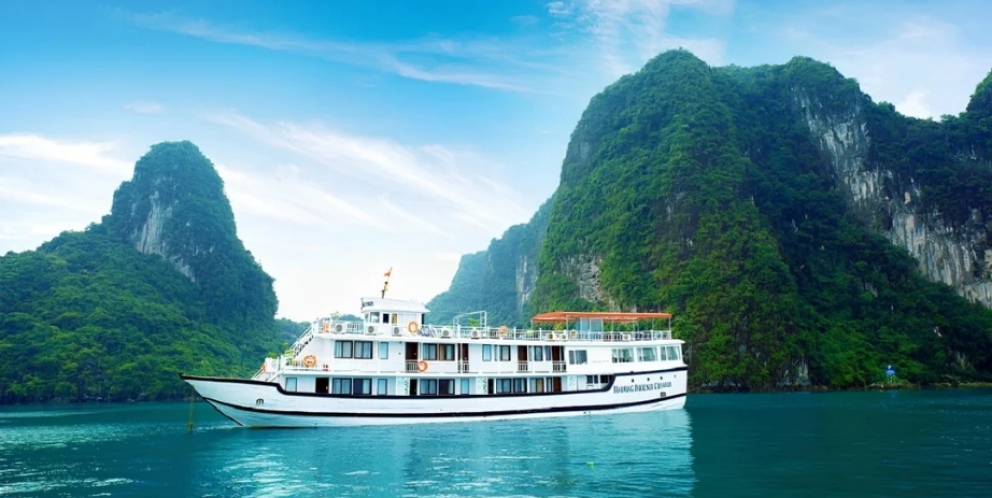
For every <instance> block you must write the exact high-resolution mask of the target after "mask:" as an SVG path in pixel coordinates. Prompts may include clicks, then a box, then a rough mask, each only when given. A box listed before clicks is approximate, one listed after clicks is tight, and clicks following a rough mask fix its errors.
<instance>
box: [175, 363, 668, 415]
mask: <svg viewBox="0 0 992 498" xmlns="http://www.w3.org/2000/svg"><path fill="white" fill-rule="evenodd" d="M183 379H184V380H185V381H186V382H188V383H189V384H190V385H192V386H193V388H194V389H196V391H197V393H198V394H199V395H200V396H201V397H202V398H203V399H205V400H206V401H207V402H209V403H210V404H211V405H213V407H214V408H216V409H217V410H218V411H219V412H220V413H221V414H223V415H224V416H226V417H227V418H229V419H231V420H232V421H234V422H235V423H237V424H239V425H241V426H245V427H322V426H355V425H394V424H426V423H440V422H460V421H466V422H467V421H485V420H507V419H526V418H538V417H565V416H578V415H591V414H603V413H623V412H641V411H654V410H667V409H679V408H682V407H683V406H684V405H685V395H686V369H685V367H680V368H673V369H667V370H660V371H651V372H637V373H626V374H620V373H618V374H616V376H615V378H614V380H613V382H612V383H611V384H609V385H607V386H605V387H604V388H602V389H597V390H593V391H565V392H555V393H527V394H502V395H500V394H496V395H493V394H488V395H462V396H431V397H428V396H347V395H343V396H339V395H329V394H317V393H294V392H286V391H284V390H283V389H281V388H280V386H279V384H277V383H270V382H260V381H251V380H240V379H222V378H209V377H195V376H186V375H184V376H183Z"/></svg>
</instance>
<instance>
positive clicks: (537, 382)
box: [530, 377, 544, 393]
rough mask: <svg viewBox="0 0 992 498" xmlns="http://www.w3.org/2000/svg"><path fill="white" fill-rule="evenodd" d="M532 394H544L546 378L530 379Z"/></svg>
mask: <svg viewBox="0 0 992 498" xmlns="http://www.w3.org/2000/svg"><path fill="white" fill-rule="evenodd" d="M530 384H531V392H533V393H543V392H544V377H535V378H533V379H530Z"/></svg>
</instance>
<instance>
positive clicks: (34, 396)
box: [0, 142, 301, 402]
mask: <svg viewBox="0 0 992 498" xmlns="http://www.w3.org/2000/svg"><path fill="white" fill-rule="evenodd" d="M276 305H277V302H276V298H275V293H274V292H273V291H272V279H271V277H269V276H268V275H267V274H265V272H264V271H263V270H262V269H261V267H260V266H259V265H258V264H257V262H255V260H254V258H253V257H252V256H251V254H250V253H249V252H247V251H246V250H245V249H244V246H243V245H242V243H241V241H240V240H238V238H237V235H236V231H235V227H234V217H233V214H232V212H231V208H230V204H229V203H228V201H227V198H226V197H225V195H224V192H223V183H222V181H221V179H220V177H219V176H218V175H217V172H216V170H214V168H213V165H212V164H211V163H210V161H209V160H208V159H207V158H206V157H204V156H203V155H202V154H201V153H200V151H199V149H197V148H196V146H194V145H193V144H191V143H189V142H178V143H163V144H158V145H155V146H153V147H152V149H151V151H150V152H149V153H148V154H147V155H145V156H144V157H142V158H141V160H140V161H138V163H137V165H136V166H135V175H134V179H132V181H130V182H125V183H124V184H122V185H121V187H120V188H119V189H118V191H117V192H116V193H115V195H114V203H113V209H112V212H111V214H110V215H109V216H106V217H104V219H103V221H102V222H101V223H99V224H92V225H90V226H89V227H88V228H87V229H86V230H84V231H82V232H65V233H63V234H61V235H59V236H58V237H56V238H55V239H53V240H51V241H49V242H46V243H45V244H43V245H42V246H41V247H39V248H38V249H37V250H35V251H25V252H22V253H7V254H6V255H4V256H2V257H0V400H2V401H3V402H25V401H41V400H49V399H62V400H85V399H107V400H129V399H166V398H176V397H180V396H183V395H186V394H188V393H189V388H188V387H186V386H185V385H184V384H182V383H181V382H180V381H179V378H178V376H177V375H176V373H177V372H180V371H186V372H194V373H198V374H203V375H243V374H246V373H251V372H253V371H254V370H255V369H256V368H257V367H258V365H259V364H260V363H261V361H262V359H263V358H264V356H265V355H266V354H267V353H269V352H275V351H278V350H280V348H281V344H282V342H284V340H285V339H284V338H280V332H279V326H277V324H276V322H275V321H274V319H273V315H274V313H275V310H276ZM282 325H283V326H284V328H286V327H287V325H286V324H282ZM299 325H300V324H297V326H299ZM289 328H295V327H292V326H289ZM300 332H301V331H296V332H295V335H297V336H298V335H299V333H300ZM292 334H293V333H292V332H290V331H287V332H285V333H284V335H285V337H289V336H290V335H292ZM294 338H295V337H294Z"/></svg>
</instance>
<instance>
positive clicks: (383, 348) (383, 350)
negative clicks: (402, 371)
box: [379, 342, 389, 360]
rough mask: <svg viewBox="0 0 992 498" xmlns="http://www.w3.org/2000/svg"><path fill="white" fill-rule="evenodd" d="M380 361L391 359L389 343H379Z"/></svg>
mask: <svg viewBox="0 0 992 498" xmlns="http://www.w3.org/2000/svg"><path fill="white" fill-rule="evenodd" d="M379 359H380V360H388V359H389V343H388V342H380V343H379Z"/></svg>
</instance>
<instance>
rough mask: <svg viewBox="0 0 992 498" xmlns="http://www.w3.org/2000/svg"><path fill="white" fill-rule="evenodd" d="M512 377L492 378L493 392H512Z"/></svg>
mask: <svg viewBox="0 0 992 498" xmlns="http://www.w3.org/2000/svg"><path fill="white" fill-rule="evenodd" d="M512 380H513V379H494V382H493V391H495V392H494V394H510V393H512V392H513V382H512Z"/></svg>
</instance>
